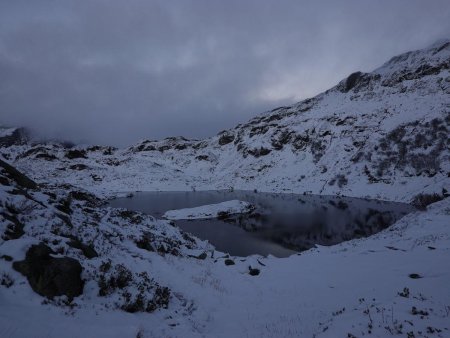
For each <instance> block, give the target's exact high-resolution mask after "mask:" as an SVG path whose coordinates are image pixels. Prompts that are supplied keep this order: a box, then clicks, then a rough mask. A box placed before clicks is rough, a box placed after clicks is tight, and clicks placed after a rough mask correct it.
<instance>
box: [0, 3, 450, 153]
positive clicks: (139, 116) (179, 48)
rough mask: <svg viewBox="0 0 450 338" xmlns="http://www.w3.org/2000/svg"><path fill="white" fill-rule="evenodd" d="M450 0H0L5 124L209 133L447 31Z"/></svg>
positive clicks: (103, 137) (106, 138)
mask: <svg viewBox="0 0 450 338" xmlns="http://www.w3.org/2000/svg"><path fill="white" fill-rule="evenodd" d="M449 18H450V1H448V0H433V1H425V0H422V1H418V0H396V1H393V0H378V1H372V0H342V1H335V0H332V1H331V0H330V1H300V0H291V1H289V0H277V1H275V0H258V1H256V0H245V1H243V0H227V1H223V0H220V1H219V0H171V1H166V0H161V1H158V0H127V1H126V0H122V1H118V0H89V1H88V0H74V1H70V0H64V1H58V0H53V1H50V0H39V1H35V0H29V1H22V0H14V1H11V0H0V125H8V126H25V127H28V128H32V129H33V130H35V131H36V132H37V134H38V135H40V136H42V137H46V138H59V139H64V140H70V141H73V142H84V143H91V144H112V145H116V146H125V145H130V144H133V143H136V142H137V141H138V140H141V139H144V138H145V139H160V138H164V137H167V136H179V135H182V136H185V137H189V138H204V137H209V136H213V135H215V134H217V133H218V132H219V131H221V130H224V129H227V128H231V127H234V126H235V125H236V124H238V123H241V122H245V121H246V120H248V119H249V118H251V117H253V116H255V115H256V114H259V113H262V112H264V111H266V110H270V109H272V108H275V107H278V106H281V105H288V104H292V103H294V102H296V101H299V100H301V99H305V98H308V97H311V96H314V95H316V94H319V93H320V92H322V91H324V90H326V89H328V88H330V87H332V86H334V85H335V84H336V83H338V82H339V81H340V80H341V79H343V78H345V77H346V76H348V75H349V74H350V73H352V72H354V71H358V70H361V71H366V72H368V71H371V70H373V69H375V68H377V67H378V66H380V65H382V64H383V63H384V62H386V61H387V60H388V59H390V58H391V57H392V56H394V55H397V54H399V53H402V52H405V51H408V50H413V49H419V48H424V47H427V46H428V45H431V44H432V43H434V42H435V41H436V40H439V39H444V38H450V20H449Z"/></svg>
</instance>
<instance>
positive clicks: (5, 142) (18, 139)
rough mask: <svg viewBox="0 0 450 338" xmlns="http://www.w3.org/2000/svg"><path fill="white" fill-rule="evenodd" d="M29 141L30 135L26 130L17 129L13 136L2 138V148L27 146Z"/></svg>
mask: <svg viewBox="0 0 450 338" xmlns="http://www.w3.org/2000/svg"><path fill="white" fill-rule="evenodd" d="M27 141H28V133H27V131H26V130H25V129H24V128H17V129H16V130H14V132H12V133H11V135H8V136H3V137H0V148H1V147H10V146H12V145H21V144H25V143H27Z"/></svg>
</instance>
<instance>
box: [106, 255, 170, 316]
mask: <svg viewBox="0 0 450 338" xmlns="http://www.w3.org/2000/svg"><path fill="white" fill-rule="evenodd" d="M100 271H101V272H102V273H101V274H100V275H99V279H98V287H99V291H98V295H99V296H101V297H111V298H113V299H116V301H115V305H116V307H117V308H119V309H121V310H124V311H126V312H131V313H134V312H153V311H155V310H157V309H159V308H167V307H168V306H169V300H170V289H169V288H167V287H163V286H160V285H159V284H158V283H157V282H155V281H154V280H153V279H151V278H150V277H149V275H148V273H147V272H145V271H144V272H140V273H133V272H132V271H131V270H129V269H128V268H127V267H125V265H123V264H117V265H116V266H114V268H112V267H111V262H110V261H107V262H103V263H102V265H101V266H100Z"/></svg>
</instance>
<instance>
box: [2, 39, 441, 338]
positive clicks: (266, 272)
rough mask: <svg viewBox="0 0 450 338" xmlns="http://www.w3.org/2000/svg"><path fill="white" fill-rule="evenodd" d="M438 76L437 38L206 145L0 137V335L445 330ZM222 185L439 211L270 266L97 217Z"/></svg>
mask: <svg viewBox="0 0 450 338" xmlns="http://www.w3.org/2000/svg"><path fill="white" fill-rule="evenodd" d="M449 69H450V41H444V42H440V43H439V44H436V45H433V46H431V47H429V48H426V49H423V50H419V51H414V52H409V53H405V54H402V55H399V56H396V57H394V58H392V59H391V60H390V61H388V62H387V63H386V64H385V65H383V66H382V67H380V68H378V69H376V70H375V71H374V72H372V73H360V72H358V73H354V74H351V75H350V76H349V77H348V78H347V79H344V80H343V81H341V82H340V83H339V84H338V85H337V86H335V87H333V88H331V89H330V90H328V91H326V92H325V93H322V94H320V95H318V96H316V97H314V98H312V99H308V100H304V101H302V102H299V103H297V104H295V105H293V106H291V107H280V108H277V109H274V110H272V111H270V112H266V113H263V114H261V115H259V116H257V117H255V118H254V119H252V120H250V121H249V122H248V123H246V124H243V125H238V126H237V127H235V128H233V129H230V130H226V131H223V132H221V133H219V134H218V135H217V136H215V137H211V138H209V139H205V140H187V139H184V138H182V137H174V138H168V139H165V140H161V141H150V140H143V141H141V142H139V143H138V144H136V145H133V146H131V147H128V148H125V149H116V148H113V147H105V146H81V145H78V146H74V147H69V146H67V145H66V144H60V143H57V142H37V141H35V140H31V139H27V138H26V135H25V133H24V131H23V130H22V131H19V129H17V130H13V129H4V130H2V131H0V154H1V157H0V337H5V338H8V337H11V338H19V337H55V338H59V337H96V338H97V337H118V338H119V337H120V338H125V337H130V338H135V337H141V338H142V337H227V338H228V337H258V338H259V337H268V338H269V337H349V338H352V337H362V336H369V337H390V336H394V337H395V336H399V337H409V338H412V337H450V288H449V285H450V267H449V262H450V199H449V198H448V197H447V196H448V190H449V189H450V179H449V177H450V161H449V146H450V144H449V138H448V129H449V127H450V71H449ZM230 188H234V189H243V190H253V189H258V190H259V191H276V192H297V193H305V194H309V193H314V194H327V195H346V196H354V197H371V198H379V199H386V200H392V201H402V202H410V201H412V200H413V199H414V197H415V196H416V195H417V194H419V193H435V194H436V196H437V197H439V198H436V199H441V198H442V200H441V201H438V202H436V203H433V204H431V205H429V206H428V207H427V208H426V210H424V211H416V212H413V213H411V214H408V215H407V216H405V217H403V218H402V219H401V220H399V221H398V222H397V223H395V224H394V225H392V226H391V227H389V228H388V229H386V230H384V231H382V232H380V233H378V234H376V235H373V236H371V237H369V238H365V239H357V240H352V241H348V242H344V243H341V244H339V245H334V246H330V247H323V246H317V247H316V248H313V249H311V250H308V251H304V252H302V253H299V254H295V255H292V256H290V257H288V258H281V259H280V258H275V257H273V256H269V257H261V256H257V255H254V256H249V257H232V256H229V255H227V254H225V253H222V252H219V251H217V250H215V248H214V247H213V246H211V245H210V244H209V243H208V242H206V241H202V240H199V239H197V238H195V237H193V236H191V235H190V234H187V233H184V232H183V231H182V230H180V229H179V228H177V227H175V226H173V225H172V224H171V222H169V221H168V220H157V219H155V218H154V217H152V216H151V215H146V214H142V213H139V212H133V211H129V210H126V209H120V208H119V209H117V208H111V207H106V206H105V197H112V196H118V195H121V194H127V193H129V192H134V191H138V190H144V191H145V190H148V191H153V190H200V189H203V190H213V189H230ZM446 197H447V198H446ZM251 208H252V207H251V205H249V204H248V203H246V202H242V201H228V202H224V203H219V204H215V205H209V206H203V207H199V208H190V209H182V210H176V211H170V212H167V213H166V218H168V219H179V218H185V217H186V218H203V217H215V215H218V213H219V212H228V213H234V212H239V213H240V212H247V211H250V210H251Z"/></svg>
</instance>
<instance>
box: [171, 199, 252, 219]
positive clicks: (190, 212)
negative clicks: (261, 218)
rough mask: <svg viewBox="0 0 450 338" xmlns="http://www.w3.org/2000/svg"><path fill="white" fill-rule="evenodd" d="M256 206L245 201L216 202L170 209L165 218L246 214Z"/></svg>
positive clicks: (196, 217) (203, 217)
mask: <svg viewBox="0 0 450 338" xmlns="http://www.w3.org/2000/svg"><path fill="white" fill-rule="evenodd" d="M253 209H254V206H252V205H251V204H250V203H248V202H245V201H238V200H232V201H226V202H221V203H216V204H209V205H203V206H200V207H195V208H185V209H178V210H169V211H167V212H166V213H164V215H163V218H165V219H170V220H178V219H205V218H217V217H218V216H219V217H220V216H221V214H222V215H223V216H226V215H234V214H244V213H248V212H250V211H252V210H253Z"/></svg>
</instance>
